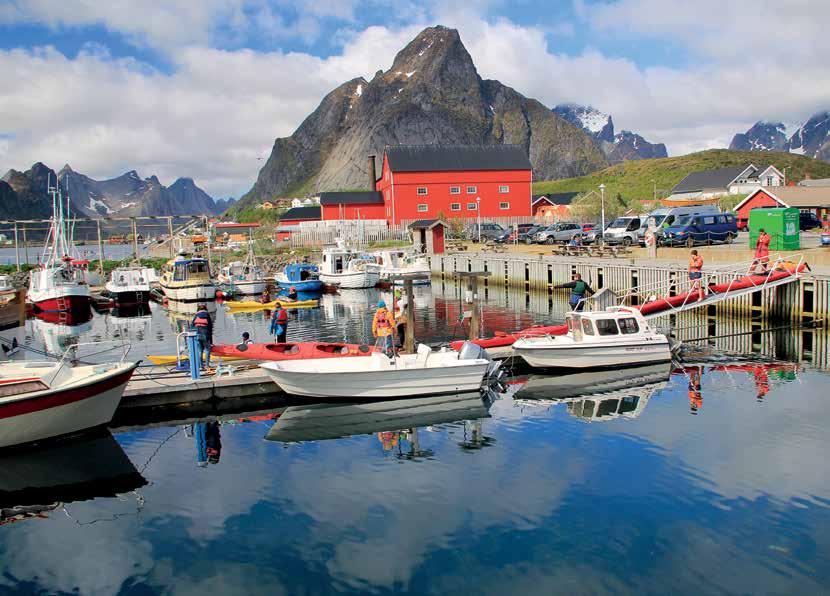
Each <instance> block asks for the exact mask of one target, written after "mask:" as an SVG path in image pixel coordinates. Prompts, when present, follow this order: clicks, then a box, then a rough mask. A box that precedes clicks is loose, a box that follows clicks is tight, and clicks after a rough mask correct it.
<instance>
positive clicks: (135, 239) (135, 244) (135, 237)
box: [131, 217, 138, 261]
mask: <svg viewBox="0 0 830 596" xmlns="http://www.w3.org/2000/svg"><path fill="white" fill-rule="evenodd" d="M131 219H132V224H133V258H134V259H135V260H136V261H137V260H138V223H137V221H136V218H135V217H133V218H131Z"/></svg>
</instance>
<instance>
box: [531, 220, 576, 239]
mask: <svg viewBox="0 0 830 596" xmlns="http://www.w3.org/2000/svg"><path fill="white" fill-rule="evenodd" d="M574 236H582V226H581V225H580V224H578V223H568V222H560V223H558V224H553V225H552V226H548V227H546V228H545V229H544V230H542V231H540V232H538V233H537V234H536V236H535V237H534V241H535V242H536V243H537V244H556V243H557V242H561V243H562V244H565V243H567V242H570V241H571V239H572V238H573V237H574Z"/></svg>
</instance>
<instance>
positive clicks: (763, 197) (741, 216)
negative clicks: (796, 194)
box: [735, 190, 784, 228]
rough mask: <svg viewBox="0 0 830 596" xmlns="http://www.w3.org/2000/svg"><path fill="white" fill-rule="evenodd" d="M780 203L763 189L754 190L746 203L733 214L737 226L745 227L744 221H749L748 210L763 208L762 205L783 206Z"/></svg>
mask: <svg viewBox="0 0 830 596" xmlns="http://www.w3.org/2000/svg"><path fill="white" fill-rule="evenodd" d="M783 206H784V205H782V204H781V203H779V202H778V201H776V200H775V199H774V198H772V197H771V196H770V195H768V194H767V193H766V192H764V191H763V190H760V191H758V192H756V193H755V194H754V195H753V197H752V198H751V199H749V200H748V201H747V202H746V203H744V204H743V205H741V207H740V209H738V210H737V212H736V213H735V215H737V217H738V227H740V228H745V227H746V223H747V222H748V221H749V212H750V211H752V210H753V209H758V208H763V207H783Z"/></svg>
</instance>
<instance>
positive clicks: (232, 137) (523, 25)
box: [0, 0, 830, 196]
mask: <svg viewBox="0 0 830 596" xmlns="http://www.w3.org/2000/svg"><path fill="white" fill-rule="evenodd" d="M768 14H775V19H774V25H770V21H769V20H768V19H767V18H766V17H765V16H764V15H768ZM713 17H716V18H713ZM827 17H830V3H818V2H810V1H808V0H786V1H784V2H780V1H779V2H775V3H773V2H767V1H765V0H755V1H752V2H750V1H749V0H733V1H732V2H729V3H723V2H722V0H698V1H697V2H695V3H694V4H693V5H692V4H690V3H688V2H681V1H677V0H605V1H594V0H567V1H564V0H560V1H557V2H542V1H539V0H514V1H512V2H509V1H488V0H472V1H468V2H439V1H437V0H426V1H424V2H416V1H410V0H404V1H402V2H394V1H392V0H366V1H364V0H339V1H338V0H318V1H316V2H310V1H306V0H296V1H293V2H289V1H288V0H200V1H199V2H193V1H191V0H143V1H142V2H137V1H133V0H110V1H108V2H94V1H90V0H75V1H72V0H64V1H58V0H0V77H2V80H4V82H5V84H4V85H3V86H2V87H0V170H3V171H5V170H6V169H8V168H12V167H13V168H17V169H21V168H26V167H28V166H30V165H31V163H32V162H34V161H37V160H41V161H44V162H45V163H47V164H48V165H50V166H51V167H54V168H59V167H61V165H63V163H64V162H69V163H71V164H72V166H73V167H74V168H75V169H76V170H78V171H82V172H85V173H88V174H90V175H92V176H94V177H99V178H100V177H106V176H112V175H117V174H119V173H120V172H123V171H126V170H129V169H137V170H138V171H139V173H140V174H142V175H144V176H149V175H150V174H153V173H156V174H158V175H159V177H160V178H161V180H162V182H164V183H170V182H172V181H173V179H175V177H178V176H190V177H193V178H194V179H196V181H197V183H198V184H200V185H201V186H202V187H204V188H205V189H206V190H208V192H211V193H212V194H214V195H216V196H226V195H239V194H241V193H243V192H245V191H246V190H247V189H248V188H249V187H250V185H251V184H252V182H253V180H254V178H255V177H256V173H257V170H258V168H259V167H260V166H261V162H259V161H258V160H257V158H258V157H261V156H263V155H267V154H268V152H269V151H270V147H271V145H272V144H273V141H274V138H276V137H279V136H287V135H289V134H291V132H293V130H294V129H295V128H296V127H297V125H298V124H299V123H300V122H301V121H302V119H303V118H304V117H305V116H306V115H308V114H309V113H310V112H311V111H312V110H313V109H314V108H315V107H316V106H317V104H318V103H319V101H320V99H321V98H322V96H323V95H324V94H325V93H327V92H328V91H330V90H331V89H333V88H334V87H335V86H337V85H339V84H340V83H342V82H344V81H346V80H348V79H351V78H353V77H355V76H360V75H362V76H366V77H370V76H371V75H372V74H373V73H374V72H375V71H376V70H378V69H385V68H388V67H389V65H391V62H392V59H393V57H394V54H395V52H396V51H398V50H399V49H400V48H402V47H403V46H404V45H405V44H406V42H407V41H409V40H410V39H411V38H412V37H414V36H415V35H416V34H417V33H418V31H419V30H421V29H422V28H424V27H426V26H430V25H435V24H443V25H447V26H450V27H455V28H458V29H459V32H460V34H461V38H462V41H463V42H464V44H465V46H466V47H467V49H468V50H469V51H470V53H471V55H472V57H473V59H474V61H475V63H476V66H477V68H478V70H479V73H480V74H481V76H482V77H484V78H496V79H499V80H500V81H502V82H503V83H505V84H507V85H510V86H512V87H514V88H515V89H517V90H518V91H520V92H521V93H524V94H525V95H527V96H529V97H534V98H536V99H539V100H540V101H542V102H543V103H545V104H546V105H550V106H553V105H555V104H557V103H561V102H566V101H572V102H577V103H582V104H591V105H594V106H595V107H597V108H598V109H600V110H602V111H605V112H607V113H610V114H612V115H613V117H614V122H615V125H616V128H617V130H621V129H629V130H634V131H636V132H639V133H640V134H643V135H644V136H645V137H646V138H647V139H648V140H651V141H653V142H664V143H666V144H667V146H668V149H669V153H670V154H682V153H686V152H689V151H693V150H699V149H703V148H708V147H718V146H726V145H728V143H729V140H730V139H731V136H732V135H733V134H734V133H735V132H738V131H743V130H745V129H746V128H748V127H749V126H750V125H751V124H752V123H754V122H755V121H756V120H759V119H774V120H783V121H785V122H798V121H803V120H805V119H806V118H807V117H809V115H810V114H811V113H812V112H814V111H817V110H819V109H827V108H828V107H830V75H828V69H827V68H826V64H825V63H824V60H825V58H824V57H826V56H827V55H828V51H830V42H828V40H827V39H826V38H827V37H828V36H826V35H825V32H824V31H823V25H822V23H824V22H827ZM758 31H763V32H764V35H765V37H764V39H763V41H762V42H757V41H756V42H753V39H754V37H755V36H753V33H757V32H758ZM770 82H774V84H773V85H772V88H773V89H774V90H775V91H773V92H770ZM784 89H786V92H781V91H780V90H784Z"/></svg>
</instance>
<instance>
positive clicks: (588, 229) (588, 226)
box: [582, 223, 597, 234]
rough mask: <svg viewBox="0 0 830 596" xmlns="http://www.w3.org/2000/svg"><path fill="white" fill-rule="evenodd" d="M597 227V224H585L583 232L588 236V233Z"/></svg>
mask: <svg viewBox="0 0 830 596" xmlns="http://www.w3.org/2000/svg"><path fill="white" fill-rule="evenodd" d="M595 227H597V224H593V223H584V224H582V232H583V233H585V234H587V233H588V232H590V231H591V230H593V229H594V228H595Z"/></svg>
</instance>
